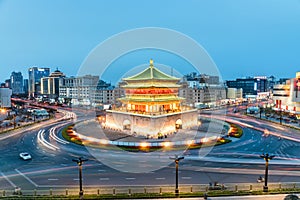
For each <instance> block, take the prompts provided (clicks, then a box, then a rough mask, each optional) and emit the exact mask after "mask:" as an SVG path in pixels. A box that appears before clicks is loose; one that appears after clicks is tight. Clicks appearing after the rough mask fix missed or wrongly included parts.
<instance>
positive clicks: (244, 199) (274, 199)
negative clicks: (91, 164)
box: [140, 194, 299, 200]
mask: <svg viewBox="0 0 300 200" xmlns="http://www.w3.org/2000/svg"><path fill="white" fill-rule="evenodd" d="M287 195H288V194H275V195H250V196H228V197H226V196H221V197H207V200H223V199H224V200H284V198H285V196H287ZM296 195H297V196H298V197H299V194H296ZM180 199H181V200H202V199H204V198H203V197H197V198H180ZM140 200H142V199H140ZM149 200H157V199H149ZM160 200H178V198H165V199H163V198H162V199H160Z"/></svg>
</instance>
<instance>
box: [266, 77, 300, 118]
mask: <svg viewBox="0 0 300 200" xmlns="http://www.w3.org/2000/svg"><path fill="white" fill-rule="evenodd" d="M272 99H273V102H274V103H275V108H274V109H275V110H281V111H284V112H290V113H294V114H300V72H297V73H296V77H295V78H291V79H280V81H278V83H277V84H275V85H274V86H273V92H272Z"/></svg>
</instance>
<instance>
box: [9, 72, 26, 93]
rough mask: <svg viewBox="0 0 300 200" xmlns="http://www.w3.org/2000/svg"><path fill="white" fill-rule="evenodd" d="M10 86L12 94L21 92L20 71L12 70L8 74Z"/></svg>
mask: <svg viewBox="0 0 300 200" xmlns="http://www.w3.org/2000/svg"><path fill="white" fill-rule="evenodd" d="M10 87H11V89H12V94H23V93H24V85H23V75H22V73H21V72H12V73H11V75H10Z"/></svg>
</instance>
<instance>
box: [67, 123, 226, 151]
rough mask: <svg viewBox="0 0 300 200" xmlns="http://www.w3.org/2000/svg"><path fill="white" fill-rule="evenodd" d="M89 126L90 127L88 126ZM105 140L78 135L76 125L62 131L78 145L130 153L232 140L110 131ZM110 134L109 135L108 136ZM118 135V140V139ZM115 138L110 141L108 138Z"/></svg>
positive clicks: (218, 143) (195, 146) (211, 144)
mask: <svg viewBox="0 0 300 200" xmlns="http://www.w3.org/2000/svg"><path fill="white" fill-rule="evenodd" d="M87 126H88V125H87ZM106 134H107V135H106V137H105V138H99V137H98V138H96V137H91V136H86V135H83V134H81V133H78V132H77V130H76V128H75V125H74V124H73V125H69V126H68V127H66V128H64V129H63V131H62V136H63V138H64V139H65V140H67V141H69V142H73V143H75V144H78V145H83V146H89V147H93V148H101V149H110V150H120V149H122V150H125V151H129V152H153V151H159V150H163V151H174V150H187V149H199V148H204V147H211V146H215V145H222V144H226V143H228V142H231V140H230V139H228V138H224V137H220V136H210V137H204V138H199V139H188V140H180V139H179V140H176V141H172V140H171V139H169V138H160V139H152V140H149V139H146V140H145V139H143V138H137V137H134V136H130V135H127V134H125V133H124V134H123V133H120V132H113V131H108V132H106ZM108 134H109V135H108ZM116 135H118V137H119V138H121V139H118V138H117V137H116ZM110 137H111V138H113V139H112V140H109V139H108V138H110Z"/></svg>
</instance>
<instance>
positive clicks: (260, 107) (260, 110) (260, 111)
mask: <svg viewBox="0 0 300 200" xmlns="http://www.w3.org/2000/svg"><path fill="white" fill-rule="evenodd" d="M262 111H263V107H262V106H259V119H261V113H262Z"/></svg>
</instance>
